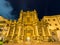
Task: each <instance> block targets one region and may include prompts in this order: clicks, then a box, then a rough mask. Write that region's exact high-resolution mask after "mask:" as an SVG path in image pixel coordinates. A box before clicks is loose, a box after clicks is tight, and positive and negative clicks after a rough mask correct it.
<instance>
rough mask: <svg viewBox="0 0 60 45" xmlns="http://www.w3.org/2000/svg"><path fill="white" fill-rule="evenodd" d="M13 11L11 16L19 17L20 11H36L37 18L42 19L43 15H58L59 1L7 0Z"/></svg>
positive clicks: (59, 11)
mask: <svg viewBox="0 0 60 45" xmlns="http://www.w3.org/2000/svg"><path fill="white" fill-rule="evenodd" d="M8 1H9V3H10V4H11V6H12V8H13V11H12V14H13V15H15V16H16V19H18V17H19V13H20V11H21V9H23V10H24V11H27V10H30V11H32V10H34V9H36V10H37V12H38V17H39V18H42V17H43V16H44V15H56V14H60V0H8Z"/></svg>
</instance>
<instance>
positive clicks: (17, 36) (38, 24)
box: [0, 10, 60, 43]
mask: <svg viewBox="0 0 60 45" xmlns="http://www.w3.org/2000/svg"><path fill="white" fill-rule="evenodd" d="M59 19H60V16H59V15H57V16H44V17H43V18H42V19H41V21H39V19H38V16H37V12H36V10H34V11H27V12H23V10H21V12H20V16H19V18H18V21H16V20H14V21H12V20H8V19H5V18H3V17H1V16H0V30H2V35H3V37H4V41H6V40H8V41H13V42H18V43H20V42H24V41H25V42H26V41H37V42H51V41H53V42H54V41H60V39H59V37H60V35H59V34H60V21H59Z"/></svg>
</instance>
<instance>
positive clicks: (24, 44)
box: [3, 42, 60, 45]
mask: <svg viewBox="0 0 60 45" xmlns="http://www.w3.org/2000/svg"><path fill="white" fill-rule="evenodd" d="M3 45H60V42H22V43H5V44H3Z"/></svg>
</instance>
